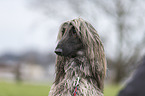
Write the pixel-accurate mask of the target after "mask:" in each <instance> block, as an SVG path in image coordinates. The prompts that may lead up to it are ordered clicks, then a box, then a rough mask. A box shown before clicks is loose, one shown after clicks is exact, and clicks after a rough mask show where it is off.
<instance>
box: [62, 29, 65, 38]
mask: <svg viewBox="0 0 145 96" xmlns="http://www.w3.org/2000/svg"><path fill="white" fill-rule="evenodd" d="M64 33H65V28H63V29H62V36H63V35H64Z"/></svg>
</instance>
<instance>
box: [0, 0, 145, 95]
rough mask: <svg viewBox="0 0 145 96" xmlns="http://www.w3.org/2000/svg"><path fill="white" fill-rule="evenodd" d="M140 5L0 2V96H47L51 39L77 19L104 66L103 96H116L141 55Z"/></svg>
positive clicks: (137, 0) (116, 0)
mask: <svg viewBox="0 0 145 96" xmlns="http://www.w3.org/2000/svg"><path fill="white" fill-rule="evenodd" d="M144 3H145V1H144V0H107V1H106V0H0V44H1V46H0V96H47V95H48V92H49V90H50V87H51V84H52V82H53V80H54V78H55V74H54V72H55V54H54V49H55V46H56V44H57V34H58V31H59V27H60V25H61V24H62V23H63V22H64V21H68V20H71V19H75V18H78V17H80V18H83V19H84V20H86V21H88V22H90V23H91V24H92V25H93V26H94V27H95V29H96V30H97V31H98V33H99V35H100V36H101V40H102V41H103V44H104V48H105V52H106V58H107V63H108V71H107V77H106V80H105V90H104V93H105V96H116V94H117V93H118V91H119V90H120V89H121V88H122V87H123V86H124V85H125V84H126V82H127V81H128V80H129V78H131V75H132V74H133V72H134V70H135V69H136V67H137V66H138V64H139V63H138V62H141V59H142V57H143V56H144V55H145V6H144Z"/></svg>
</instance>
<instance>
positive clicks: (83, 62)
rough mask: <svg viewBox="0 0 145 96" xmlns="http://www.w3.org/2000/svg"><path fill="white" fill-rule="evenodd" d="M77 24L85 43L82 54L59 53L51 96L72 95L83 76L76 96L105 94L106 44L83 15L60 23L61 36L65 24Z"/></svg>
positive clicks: (99, 95)
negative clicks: (73, 56) (82, 17)
mask: <svg viewBox="0 0 145 96" xmlns="http://www.w3.org/2000/svg"><path fill="white" fill-rule="evenodd" d="M69 26H74V27H75V30H76V32H77V35H78V36H79V38H80V39H81V41H82V43H83V44H84V47H85V52H84V53H83V52H81V51H80V52H78V54H81V55H83V56H78V57H75V58H69V57H63V56H57V60H56V78H55V83H54V84H53V85H52V87H51V90H50V92H49V96H73V92H74V89H75V87H76V86H75V85H74V83H75V81H76V79H77V78H78V77H80V82H79V86H78V92H77V96H103V87H104V78H105V73H106V58H105V54H104V48H103V44H102V42H101V40H100V37H99V35H98V33H97V31H96V30H95V29H94V27H93V26H92V25H91V24H90V23H88V22H86V21H84V20H83V19H81V18H79V19H74V20H71V21H67V22H65V23H63V24H62V25H61V28H60V32H59V34H58V40H60V39H61V38H62V30H63V28H65V29H67V30H68V29H69Z"/></svg>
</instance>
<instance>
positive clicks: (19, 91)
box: [0, 82, 121, 96]
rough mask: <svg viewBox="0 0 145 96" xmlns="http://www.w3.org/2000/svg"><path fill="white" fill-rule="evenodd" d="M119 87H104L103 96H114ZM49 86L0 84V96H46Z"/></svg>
mask: <svg viewBox="0 0 145 96" xmlns="http://www.w3.org/2000/svg"><path fill="white" fill-rule="evenodd" d="M120 88H121V87H120V86H115V85H110V86H105V89H104V96H116V95H117V93H118V91H119V90H120ZM49 90H50V86H49V85H48V84H46V85H34V84H23V83H18V84H17V83H7V82H0V96H48V92H49Z"/></svg>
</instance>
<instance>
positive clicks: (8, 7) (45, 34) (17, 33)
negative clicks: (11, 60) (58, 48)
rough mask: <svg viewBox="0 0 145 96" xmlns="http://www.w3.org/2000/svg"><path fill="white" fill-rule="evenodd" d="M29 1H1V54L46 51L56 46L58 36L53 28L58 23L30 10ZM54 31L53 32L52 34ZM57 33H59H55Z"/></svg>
mask: <svg viewBox="0 0 145 96" xmlns="http://www.w3.org/2000/svg"><path fill="white" fill-rule="evenodd" d="M27 2H28V1H27V0H0V44H1V47H0V54H2V53H4V52H7V51H10V52H11V51H13V52H21V51H25V50H28V49H36V50H39V51H46V50H48V49H52V47H53V46H54V45H55V43H56V42H55V41H53V40H52V39H55V40H56V35H51V36H49V35H50V34H49V33H53V31H57V29H56V30H54V29H53V28H51V27H49V25H50V24H51V26H53V25H54V26H58V22H55V21H54V20H49V22H47V19H48V18H47V17H45V16H44V15H43V14H40V13H39V12H36V11H33V10H30V9H29V8H28V6H27ZM50 31H52V32H50ZM55 33H57V32H55Z"/></svg>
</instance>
